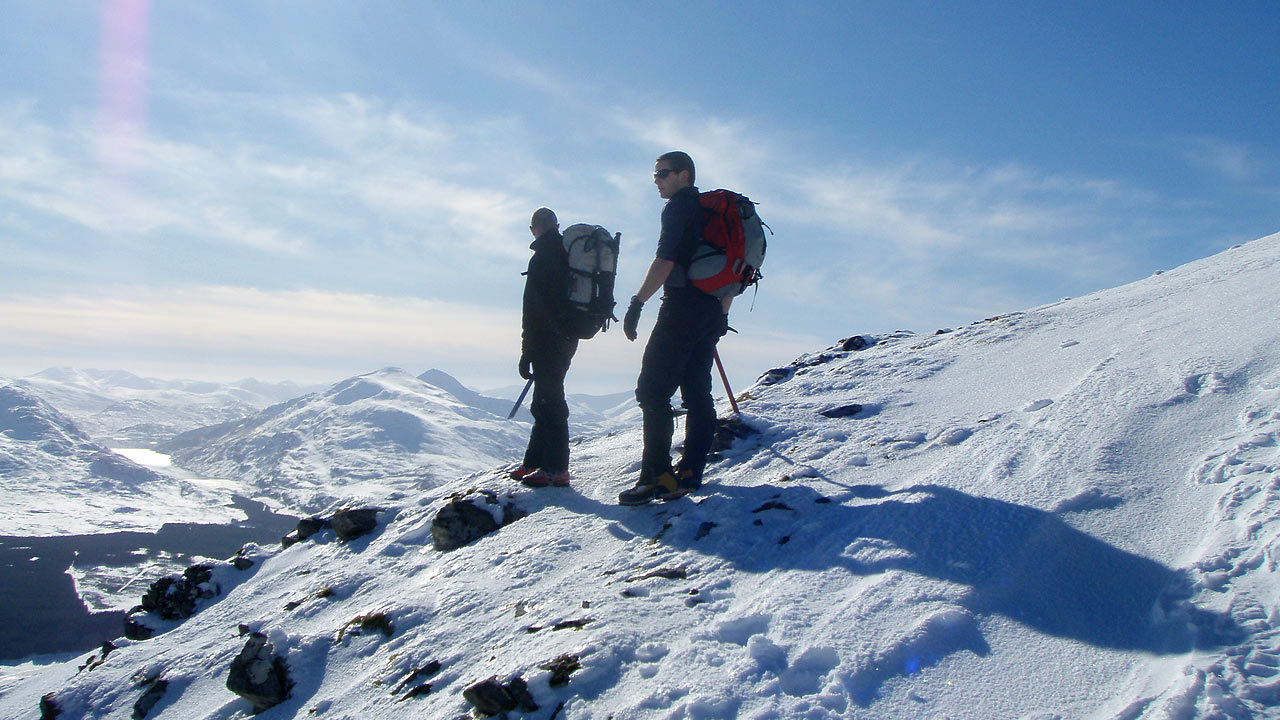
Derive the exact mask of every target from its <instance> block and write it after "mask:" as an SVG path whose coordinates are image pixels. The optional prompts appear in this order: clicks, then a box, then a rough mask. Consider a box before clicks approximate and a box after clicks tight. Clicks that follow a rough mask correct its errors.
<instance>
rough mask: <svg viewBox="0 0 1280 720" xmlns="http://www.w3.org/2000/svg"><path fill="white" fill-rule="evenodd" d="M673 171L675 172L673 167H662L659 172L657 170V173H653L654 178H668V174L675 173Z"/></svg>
mask: <svg viewBox="0 0 1280 720" xmlns="http://www.w3.org/2000/svg"><path fill="white" fill-rule="evenodd" d="M673 172H675V170H672V169H671V168H662V169H661V170H659V171H657V172H655V173H654V174H653V179H654V180H666V179H667V176H668V175H670V174H671V173H673Z"/></svg>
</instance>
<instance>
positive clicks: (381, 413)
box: [0, 368, 638, 534]
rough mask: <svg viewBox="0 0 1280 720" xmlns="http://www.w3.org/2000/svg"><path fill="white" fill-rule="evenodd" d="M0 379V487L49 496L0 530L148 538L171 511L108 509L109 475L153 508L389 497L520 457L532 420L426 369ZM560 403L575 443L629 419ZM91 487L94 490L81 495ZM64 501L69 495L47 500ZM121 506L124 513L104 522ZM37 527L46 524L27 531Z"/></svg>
mask: <svg viewBox="0 0 1280 720" xmlns="http://www.w3.org/2000/svg"><path fill="white" fill-rule="evenodd" d="M0 383H5V384H3V385H0V387H4V388H5V389H6V395H5V398H6V399H7V400H6V401H7V402H8V405H9V406H8V407H7V408H0V412H7V413H9V417H11V418H12V419H13V420H12V423H13V424H14V425H13V427H9V428H8V430H7V431H6V434H5V436H4V437H3V440H4V444H3V445H0V452H4V453H5V454H4V455H0V480H4V481H6V482H5V485H6V486H18V485H21V486H22V488H23V490H22V492H23V493H27V494H30V493H47V494H48V495H49V499H47V500H41V501H39V502H38V503H37V506H39V507H40V508H42V509H40V510H38V511H37V510H30V511H29V512H28V514H29V515H30V517H27V516H25V515H24V516H21V517H19V516H14V518H13V520H12V526H11V527H10V528H9V529H8V530H6V529H5V528H3V527H0V534H3V533H4V532H6V531H12V532H13V533H23V534H26V533H29V532H43V531H50V532H59V531H60V529H59V528H60V527H61V526H62V525H69V526H73V527H75V528H76V529H77V531H78V532H93V531H94V530H95V529H121V528H135V527H139V528H146V527H153V526H156V525H158V523H159V522H162V521H163V520H159V521H151V520H148V519H147V517H148V516H150V517H154V518H166V517H169V516H168V515H167V514H166V512H164V510H163V509H162V508H152V507H150V506H149V505H148V502H149V501H148V499H147V497H148V496H147V494H146V493H142V494H141V495H138V494H137V493H136V492H133V491H130V493H131V494H132V495H136V496H135V497H132V500H131V501H129V502H125V501H123V500H121V499H120V498H119V497H117V496H118V495H119V493H120V492H121V488H120V486H118V484H117V485H111V484H110V483H107V482H106V481H107V480H111V479H116V480H130V479H131V480H135V481H137V480H143V479H145V480H146V481H147V482H148V483H151V484H152V485H155V483H157V482H159V483H162V484H164V486H165V488H166V489H165V490H164V491H163V492H159V494H158V495H155V496H154V497H152V498H151V499H152V500H154V501H155V502H156V503H159V504H162V505H166V506H173V507H182V508H188V509H189V507H190V506H189V505H188V503H186V502H185V501H177V502H175V501H174V500H173V497H172V496H173V495H175V494H177V495H182V494H184V493H185V494H188V495H191V497H192V498H196V497H200V498H202V501H203V502H208V503H211V504H213V505H217V506H222V505H225V503H226V502H227V499H228V498H229V493H232V492H234V493H239V494H244V495H247V496H251V497H262V498H272V499H275V500H277V501H279V502H282V503H284V504H286V505H288V506H290V507H292V508H294V509H296V510H299V511H308V510H317V509H320V508H322V507H324V506H325V505H327V504H329V503H332V502H334V501H335V500H337V499H339V498H352V497H359V498H364V499H371V500H378V499H388V498H390V499H394V498H397V497H400V496H402V495H403V493H405V492H408V491H410V490H413V489H420V488H423V487H431V486H434V485H437V484H439V483H440V482H442V481H445V480H449V479H453V478H456V477H459V476H465V475H468V474H470V473H473V472H476V471H479V470H484V469H490V468H492V467H494V466H495V465H501V464H504V463H509V462H514V461H517V460H519V458H520V456H521V455H522V453H523V450H524V446H525V443H526V442H527V441H528V433H529V425H528V423H529V422H531V421H532V417H531V416H530V414H529V411H528V404H529V403H528V398H526V399H525V402H524V403H523V404H522V407H521V409H520V412H519V413H518V414H517V416H516V418H515V420H514V421H509V420H507V419H506V417H507V414H508V413H510V411H511V407H512V404H513V402H514V399H515V396H516V395H517V394H518V391H517V392H514V393H512V397H511V398H495V397H489V396H486V395H484V394H482V393H480V392H477V391H475V390H472V389H470V388H468V387H466V386H465V385H463V384H462V383H461V382H459V381H458V380H456V379H455V378H453V377H452V376H450V375H449V374H448V373H445V372H443V371H441V370H436V369H432V370H428V371H427V372H425V373H423V374H422V375H420V376H418V377H413V376H412V375H409V374H408V373H405V372H404V371H402V370H398V369H395V368H387V369H383V370H379V371H377V372H373V373H368V374H366V375H361V376H357V377H353V378H349V379H347V380H344V381H342V382H339V383H336V384H334V385H332V386H330V387H328V388H314V387H313V388H307V387H303V386H300V385H297V384H294V383H263V382H260V381H257V380H251V379H250V380H241V381H239V382H235V383H212V382H195V381H187V380H157V379H154V378H142V377H139V376H137V375H134V374H132V373H129V372H125V371H122V370H79V369H72V368H51V369H49V370H45V371H43V372H41V373H37V374H35V375H32V376H29V377H25V378H20V379H14V380H9V381H7V382H6V381H0ZM569 403H570V409H571V428H570V429H571V432H572V433H573V434H574V436H575V438H581V437H584V436H591V435H595V434H601V433H604V432H609V431H611V430H614V429H617V428H619V427H622V426H625V425H627V424H634V423H636V422H638V414H637V412H636V410H635V407H634V406H635V403H634V400H633V399H632V394H631V393H630V392H623V393H617V394H615V395H608V396H591V395H574V396H571V397H570V398H569ZM37 429H38V430H37ZM133 447H138V448H147V449H154V450H159V451H163V452H165V453H169V454H171V455H172V460H173V462H174V464H175V465H176V466H178V467H179V468H181V469H182V470H183V471H185V472H178V471H174V474H175V475H178V476H184V475H186V474H189V473H191V474H195V475H197V476H200V477H207V478H217V479H219V480H221V481H222V482H219V483H217V484H216V487H214V486H211V485H209V484H205V485H201V484H199V483H197V482H192V481H184V480H179V479H176V478H175V477H171V476H170V475H167V474H163V473H161V472H157V471H155V470H151V469H148V468H145V467H142V466H140V465H137V464H135V463H133V462H131V461H130V460H127V459H125V458H124V457H122V456H120V455H117V454H115V453H113V452H110V451H109V450H108V448H133ZM85 458H89V459H88V460H87V461H86V460H85ZM86 462H88V463H89V465H91V466H92V467H89V466H86V465H85V463H86ZM10 480H20V481H21V482H16V483H15V482H8V481H10ZM104 483H105V484H104ZM134 484H135V485H136V482H135V483H134ZM156 487H158V486H156ZM96 490H101V491H102V493H103V496H102V497H101V498H96V499H91V496H93V493H94V492H95V491H96ZM13 492H17V491H16V490H11V491H10V493H13ZM209 493H214V494H213V495H210V494H209ZM24 497H25V496H24ZM63 497H78V498H81V500H80V501H79V502H77V503H70V504H67V503H60V502H58V501H57V500H58V499H59V498H63ZM118 507H128V508H133V509H132V510H130V511H128V512H116V508H118ZM54 508H56V509H54ZM226 516H227V517H233V514H230V513H226ZM39 517H44V518H49V519H50V522H49V523H42V522H36V521H35V520H36V518H39ZM24 518H25V519H24Z"/></svg>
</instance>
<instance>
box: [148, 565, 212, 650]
mask: <svg viewBox="0 0 1280 720" xmlns="http://www.w3.org/2000/svg"><path fill="white" fill-rule="evenodd" d="M212 579H213V568H212V567H210V566H209V565H192V566H191V567H189V568H187V569H186V571H184V572H183V573H182V577H180V578H179V577H165V578H160V579H159V580H157V581H155V582H153V583H151V587H149V588H148V589H147V592H146V594H144V595H143V596H142V609H143V610H144V611H146V612H150V613H155V614H156V615H158V616H160V617H161V618H162V619H164V620H184V619H186V618H189V617H191V616H192V615H195V614H196V603H197V602H198V601H200V600H205V599H208V598H211V597H214V596H216V595H217V594H218V593H219V592H220V591H219V589H218V587H217V586H216V585H210V581H211V580H212ZM128 626H129V620H128V619H126V620H125V627H126V637H131V636H129V635H128ZM131 639H132V638H131Z"/></svg>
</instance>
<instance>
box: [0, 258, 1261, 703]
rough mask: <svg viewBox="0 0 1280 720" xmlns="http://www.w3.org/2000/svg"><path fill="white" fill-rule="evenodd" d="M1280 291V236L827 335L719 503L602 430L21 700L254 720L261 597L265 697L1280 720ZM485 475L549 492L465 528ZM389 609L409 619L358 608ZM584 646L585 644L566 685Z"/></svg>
mask: <svg viewBox="0 0 1280 720" xmlns="http://www.w3.org/2000/svg"><path fill="white" fill-rule="evenodd" d="M1277 307H1280V236H1272V237H1269V238H1264V239H1262V240H1258V241H1255V242H1253V243H1249V244H1247V245H1244V246H1241V247H1238V248H1234V249H1232V250H1229V251H1226V252H1224V253H1222V254H1220V255H1217V256H1214V257H1212V258H1208V259H1206V260H1203V261H1199V262H1196V263H1192V264H1190V265H1187V266H1185V267H1182V268H1179V269H1176V270H1172V271H1169V272H1165V273H1162V274H1159V275H1156V276H1153V277H1150V278H1147V279H1145V280H1142V281H1140V282H1137V283H1133V284H1131V285H1127V286H1124V287H1121V288H1117V289H1114V290H1110V291H1106V292H1100V293H1096V294H1094V295H1090V296H1088V297H1084V298H1079V299H1075V300H1068V301H1063V302H1061V303H1057V304H1054V305H1051V306H1047V307H1041V308H1036V309H1033V310H1029V311H1026V312H1020V313H1013V314H1009V315H1005V316H1001V317H998V318H992V319H990V320H986V321H982V322H977V323H975V324H973V325H970V326H968V327H965V328H961V329H958V330H956V331H954V332H949V333H946V334H939V335H932V336H916V335H907V334H901V335H895V336H891V337H885V338H880V339H879V340H880V341H881V342H879V343H878V344H874V345H872V346H871V347H869V348H867V349H865V350H861V351H857V352H844V351H841V350H839V349H838V347H837V348H833V349H830V350H827V351H825V352H820V353H814V354H812V355H808V356H805V357H802V358H800V359H798V360H797V361H796V363H795V364H794V365H793V366H792V367H790V368H787V369H779V370H780V371H779V372H777V373H770V375H771V376H772V377H773V378H775V379H777V378H780V379H779V380H778V382H776V383H774V384H770V385H764V384H757V385H756V386H755V387H752V388H750V389H749V390H748V391H747V392H746V393H745V395H746V397H744V398H743V400H742V403H741V405H742V408H743V410H744V413H745V420H746V421H747V423H748V424H750V425H751V426H752V427H753V428H755V429H756V430H758V434H757V435H755V436H752V437H748V438H745V439H740V440H739V441H737V442H736V443H735V444H734V445H733V447H732V448H731V449H729V450H728V451H726V453H725V455H724V458H723V459H722V460H721V461H720V462H718V463H717V464H715V465H712V466H711V468H710V471H709V480H710V484H709V485H708V486H706V487H705V488H704V489H703V491H702V492H700V493H699V494H698V495H695V496H691V497H689V498H685V499H682V500H679V501H676V502H672V503H668V504H656V505H651V506H646V507H640V508H626V507H619V506H618V505H617V504H616V502H615V498H616V495H617V493H618V492H619V491H620V490H622V489H623V488H624V487H626V486H627V485H628V484H629V483H630V482H631V481H632V480H633V478H634V476H635V473H636V470H637V465H636V460H637V458H638V446H639V442H640V436H639V432H638V429H632V430H630V431H627V432H623V433H619V434H616V435H612V436H608V437H601V438H598V439H595V440H592V441H589V442H586V443H583V444H582V445H580V446H577V447H575V448H574V455H573V465H572V470H573V472H574V474H575V481H574V487H573V489H561V488H551V489H545V490H539V491H530V490H525V489H523V488H518V487H515V486H513V485H512V483H510V482H509V481H507V480H506V479H505V478H504V476H503V475H502V473H501V471H500V470H499V469H497V468H494V469H491V470H488V471H485V472H480V473H476V474H473V475H471V476H468V477H463V478H458V479H455V480H452V481H446V482H444V483H443V484H441V485H440V486H438V487H434V488H430V489H426V490H423V491H421V492H420V493H416V494H406V496H405V497H404V499H403V502H402V503H400V504H399V505H398V506H396V507H394V508H392V509H390V510H388V511H387V512H384V513H382V515H381V516H380V518H381V520H380V526H379V528H378V532H377V533H376V534H375V535H374V536H372V537H366V538H363V539H360V540H357V541H354V542H352V543H349V544H343V543H339V542H337V541H335V540H334V539H333V537H332V535H331V534H329V533H327V532H326V533H323V534H321V535H320V536H318V537H317V538H315V539H313V540H311V541H308V542H305V543H301V544H298V545H295V546H293V547H291V548H289V549H288V550H283V551H280V550H277V549H274V548H271V549H264V550H262V551H261V555H260V559H262V560H264V562H262V563H260V564H259V565H258V566H256V567H255V569H253V570H250V571H247V572H244V573H237V572H236V571H233V570H229V569H225V568H224V569H222V570H220V572H219V575H218V577H217V580H218V582H219V583H220V584H221V585H222V587H223V589H224V591H225V593H224V596H223V598H222V599H221V600H219V601H217V602H216V603H214V604H212V605H210V606H208V607H207V608H205V609H204V610H203V611H202V612H201V613H200V614H198V615H196V616H195V617H193V618H192V619H190V620H188V621H186V622H185V623H184V624H182V625H180V626H177V627H175V628H173V629H171V630H169V631H168V632H166V633H164V634H161V635H159V636H158V637H156V638H154V639H152V640H148V641H142V642H127V641H120V645H121V648H120V649H118V650H116V651H114V652H113V653H112V654H111V655H110V657H109V658H108V659H107V661H106V662H105V663H104V664H102V665H101V666H99V667H97V668H95V669H92V670H87V669H86V670H84V671H80V672H77V666H78V665H79V664H82V663H83V660H78V661H73V662H70V663H65V664H54V665H49V666H45V667H35V666H27V667H24V668H23V669H22V670H21V673H20V674H21V675H22V676H23V677H22V679H18V678H17V675H15V676H13V679H11V680H9V681H7V682H3V683H0V688H6V687H7V689H4V690H0V692H3V695H2V696H0V716H3V717H33V716H34V715H35V708H36V707H37V705H38V703H39V700H40V697H41V696H42V695H44V694H46V693H53V698H54V700H55V702H56V703H58V705H59V707H61V708H62V709H63V711H64V712H65V713H68V716H70V717H81V716H84V717H126V716H128V714H129V712H130V711H129V708H130V707H131V706H132V704H133V703H134V701H135V700H137V699H138V697H139V696H140V695H141V694H142V692H143V688H141V687H139V686H137V685H135V684H133V682H131V678H144V677H155V676H159V677H161V678H163V679H166V680H167V681H168V690H167V692H166V694H165V695H164V697H163V699H162V700H161V701H160V703H159V704H158V705H157V706H156V707H155V709H154V710H153V711H152V714H151V715H149V716H148V717H162V718H175V719H176V718H182V719H184V720H185V719H190V718H218V719H220V720H222V719H227V718H242V717H247V716H248V714H249V706H248V704H247V703H246V702H245V701H243V700H240V699H237V698H235V697H234V696H232V695H231V694H230V693H229V692H228V691H227V690H226V689H225V681H226V677H227V668H228V663H229V662H230V660H231V659H232V658H233V657H234V656H235V655H236V654H237V653H238V652H239V650H240V648H241V647H242V646H243V644H244V640H243V639H242V638H240V637H237V635H236V632H235V627H236V625H237V624H238V623H246V624H248V625H249V626H250V627H252V628H254V629H257V630H261V631H263V632H265V633H267V634H268V635H269V636H270V637H271V639H272V641H273V643H274V644H275V645H276V647H277V648H278V650H279V652H280V653H282V654H283V655H284V656H285V658H286V660H287V662H288V665H289V667H290V674H291V678H292V680H293V682H294V688H293V694H292V698H291V699H289V700H288V701H286V702H285V703H284V704H282V705H280V706H277V707H276V708H273V709H271V710H268V711H267V712H265V713H263V714H262V715H261V717H263V718H287V717H307V718H310V717H317V718H344V719H345V718H362V719H363V718H399V717H432V718H456V717H459V716H461V715H463V714H464V713H465V712H466V711H467V709H468V706H467V704H466V703H465V702H464V700H463V699H462V689H463V688H464V687H466V686H467V685H469V684H471V683H473V682H476V681H479V680H482V679H484V678H487V677H490V676H498V677H499V678H501V679H505V678H508V677H511V676H513V675H516V674H519V675H521V676H523V677H524V678H525V679H526V680H528V681H529V685H530V689H531V692H532V694H533V696H534V698H535V700H536V701H537V702H538V704H539V705H541V709H540V710H539V711H537V712H536V713H529V714H527V715H526V716H527V717H536V718H540V719H541V718H549V717H560V718H574V719H586V718H609V717H612V718H617V719H619V720H621V719H623V718H698V719H710V718H753V719H756V720H765V719H781V718H808V719H813V720H817V719H820V718H921V719H924V718H930V719H932V718H984V719H985V718H1015V719H1023V720H1032V719H1036V720H1048V719H1050V718H1097V719H1101V720H1122V719H1123V720H1136V719H1139V718H1143V719H1149V720H1150V719H1156V718H1160V719H1173V718H1179V719H1181V718H1276V717H1280V711H1278V710H1277V709H1276V706H1277V705H1278V704H1280V669H1278V668H1280V632H1278V628H1280V608H1278V607H1277V603H1278V600H1277V598H1278V596H1280V578H1278V577H1277V564H1278V563H1280V539H1278V538H1280V519H1278V518H1277V509H1280V499H1278V498H1277V495H1278V494H1280V336H1278V335H1277V326H1276V308H1277ZM848 330H852V328H833V334H837V333H839V332H840V331H848ZM389 382H391V381H390V380H387V379H380V380H378V382H377V384H376V387H377V388H378V391H379V392H381V391H382V389H384V388H385V387H386V384H387V383H389ZM395 382H397V383H398V382H400V381H399V380H396V381H395ZM351 392H352V393H354V394H357V395H358V394H361V391H360V390H358V389H352V390H351ZM853 403H857V404H859V405H861V406H862V408H861V410H860V411H859V412H856V413H852V414H848V412H847V411H846V413H840V412H831V413H829V414H831V415H835V416H837V417H834V418H828V417H826V416H824V415H822V414H821V413H822V412H823V411H831V410H836V409H838V408H843V407H846V406H848V405H850V404H853ZM317 421H319V419H317ZM473 486H479V487H483V488H489V489H493V490H496V491H498V492H501V493H506V492H508V491H510V492H513V493H514V495H515V501H516V502H517V503H519V504H520V505H521V506H522V507H523V508H524V509H526V510H527V511H529V513H530V514H529V515H528V516H527V517H525V518H523V519H520V520H517V521H515V522H514V523H512V524H511V525H509V526H507V527H505V528H503V529H502V530H500V531H498V532H497V533H495V534H493V535H490V536H488V537H486V538H483V539H481V540H479V541H477V542H476V543H474V544H472V545H470V546H467V547H464V548H462V549H460V550H457V551H454V552H451V553H447V554H441V553H439V552H437V551H436V550H435V549H434V548H433V547H432V544H431V536H430V532H429V527H430V523H431V520H432V518H433V517H434V515H435V513H436V512H437V511H438V510H439V508H440V507H441V506H442V505H443V504H444V503H445V501H446V496H447V495H448V494H449V493H451V492H454V491H460V490H465V489H467V488H470V487H473ZM287 603H288V604H290V605H289V607H290V608H291V609H286V604H287ZM292 603H297V604H296V605H293V604H292ZM371 613H385V615H386V617H387V618H389V619H390V620H391V622H392V623H393V626H394V631H393V632H392V634H391V635H390V636H389V637H388V636H384V635H383V634H382V633H380V632H365V633H362V634H353V633H352V632H350V631H347V632H340V631H341V629H342V628H343V627H344V626H346V625H347V624H348V623H349V622H351V621H352V620H353V619H355V618H357V617H358V616H362V615H368V614H371ZM557 628H559V629H557ZM574 628H577V629H574ZM565 654H571V655H574V656H577V657H578V658H579V662H580V664H581V669H580V670H578V671H577V672H575V673H573V674H572V676H571V678H570V680H569V682H568V684H567V685H563V686H552V685H551V683H550V678H551V674H550V672H549V671H547V670H544V669H539V666H541V665H543V664H545V663H547V662H548V661H550V660H552V659H554V658H557V657H560V656H562V655H565ZM432 661H436V662H438V663H440V669H439V672H438V673H437V674H435V675H432V676H430V677H426V676H425V675H422V674H420V675H419V677H418V678H417V679H415V680H414V681H413V682H412V683H408V684H406V683H405V681H406V680H407V679H408V678H409V677H411V674H412V673H413V671H414V670H415V669H420V668H424V667H426V666H428V665H429V663H431V662H432ZM422 682H429V683H430V686H431V687H430V690H429V692H423V693H420V694H418V695H417V696H416V697H411V698H407V697H406V695H407V694H408V691H409V690H410V689H411V688H412V687H416V686H417V685H418V684H420V683H422ZM512 716H513V717H519V716H520V714H519V713H513V714H512Z"/></svg>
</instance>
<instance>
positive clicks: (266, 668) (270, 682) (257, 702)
mask: <svg viewBox="0 0 1280 720" xmlns="http://www.w3.org/2000/svg"><path fill="white" fill-rule="evenodd" d="M227 689H228V690H230V691H231V692H233V693H235V694H236V695H239V696H240V697H242V698H244V699H245V700H248V701H249V704H250V705H252V706H253V713H254V714H255V715H256V714H258V713H260V712H262V711H263V710H266V709H268V708H272V707H275V706H276V705H279V704H280V703H282V702H284V701H285V700H287V699H288V698H289V691H290V690H292V689H293V682H292V681H290V680H289V667H288V665H286V664H285V661H284V658H281V657H279V656H277V655H275V647H274V646H272V644H271V643H270V642H269V641H268V640H267V636H266V635H263V634H262V633H260V632H255V633H251V634H250V635H249V640H248V641H247V642H245V645H244V648H243V649H242V650H241V651H240V654H239V655H237V656H236V659H235V660H232V661H231V670H230V672H229V673H228V675H227Z"/></svg>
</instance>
